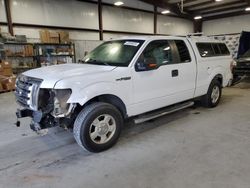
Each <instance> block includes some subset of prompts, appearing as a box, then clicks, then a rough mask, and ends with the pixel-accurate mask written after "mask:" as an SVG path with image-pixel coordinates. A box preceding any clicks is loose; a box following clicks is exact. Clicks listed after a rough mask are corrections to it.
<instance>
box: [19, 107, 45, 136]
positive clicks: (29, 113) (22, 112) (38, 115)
mask: <svg viewBox="0 0 250 188" xmlns="http://www.w3.org/2000/svg"><path fill="white" fill-rule="evenodd" d="M16 117H17V118H18V119H20V118H25V117H31V118H32V121H31V124H30V128H31V129H32V130H33V131H39V130H41V129H43V127H41V126H40V122H41V120H42V118H43V113H42V112H40V111H33V110H30V109H17V111H16ZM19 124H20V123H19ZM17 125H18V123H17Z"/></svg>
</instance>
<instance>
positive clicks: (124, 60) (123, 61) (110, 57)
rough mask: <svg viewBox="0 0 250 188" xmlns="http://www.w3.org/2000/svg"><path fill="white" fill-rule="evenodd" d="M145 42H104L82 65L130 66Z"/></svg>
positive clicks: (85, 58)
mask: <svg viewBox="0 0 250 188" xmlns="http://www.w3.org/2000/svg"><path fill="white" fill-rule="evenodd" d="M143 42H144V41H143V40H115V41H108V42H104V43H103V44H101V45H100V46H98V47H97V48H95V49H94V50H93V51H91V52H90V53H89V54H88V55H86V56H85V57H84V59H83V60H82V63H87V64H96V65H111V66H128V65H129V63H130V62H131V60H132V58H133V57H134V55H135V54H136V52H137V51H138V50H139V48H140V47H141V45H142V44H143Z"/></svg>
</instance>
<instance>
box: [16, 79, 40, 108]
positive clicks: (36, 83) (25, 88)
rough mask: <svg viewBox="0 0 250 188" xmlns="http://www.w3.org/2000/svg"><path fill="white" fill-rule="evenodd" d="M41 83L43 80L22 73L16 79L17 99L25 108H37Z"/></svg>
mask: <svg viewBox="0 0 250 188" xmlns="http://www.w3.org/2000/svg"><path fill="white" fill-rule="evenodd" d="M41 83H42V80H39V79H35V78H31V77H27V76H23V75H20V76H19V77H18V78H17V81H16V91H15V95H16V101H17V102H18V103H19V104H20V105H21V106H23V107H25V108H30V109H32V110H37V103H38V93H39V87H40V85H41Z"/></svg>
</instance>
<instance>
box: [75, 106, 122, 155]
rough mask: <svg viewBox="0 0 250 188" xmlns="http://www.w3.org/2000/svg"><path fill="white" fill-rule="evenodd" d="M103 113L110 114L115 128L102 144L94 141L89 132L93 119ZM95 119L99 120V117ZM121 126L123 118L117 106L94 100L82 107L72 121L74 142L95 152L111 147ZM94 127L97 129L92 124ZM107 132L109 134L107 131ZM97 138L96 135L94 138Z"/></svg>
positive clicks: (118, 134)
mask: <svg viewBox="0 0 250 188" xmlns="http://www.w3.org/2000/svg"><path fill="white" fill-rule="evenodd" d="M105 115H108V116H111V117H112V118H113V119H112V121H114V122H113V123H115V127H116V128H115V131H113V132H112V134H111V135H112V136H110V138H109V139H108V141H107V142H106V143H103V144H102V143H96V142H97V140H93V139H92V138H91V136H90V134H91V133H90V132H91V130H92V127H93V125H94V120H96V119H98V117H101V116H105ZM97 121H99V119H98V120H97ZM99 122H101V121H99ZM108 124H109V123H108ZM108 124H107V125H108ZM104 126H105V125H104ZM122 126H123V118H122V115H121V113H120V111H119V110H118V109H117V108H115V107H114V106H113V105H111V104H108V103H104V102H95V103H92V104H90V105H88V106H86V107H84V108H83V110H82V111H81V112H80V113H79V114H78V116H77V118H76V120H75V123H74V128H73V133H74V137H75V140H76V142H77V143H78V144H79V145H80V146H81V147H82V148H84V149H85V150H87V151H90V152H94V153H97V152H101V151H104V150H107V149H109V148H111V147H112V146H113V145H114V144H115V143H116V142H117V140H118V138H119V136H120V133H121V129H122ZM94 129H97V127H95V126H94ZM99 129H100V128H98V130H99ZM95 131H96V130H95ZM98 134H99V133H98ZM107 134H109V132H108V133H107ZM104 135H105V134H104ZM105 136H106V135H105ZM97 138H98V136H97V137H96V139H97ZM100 140H101V136H100Z"/></svg>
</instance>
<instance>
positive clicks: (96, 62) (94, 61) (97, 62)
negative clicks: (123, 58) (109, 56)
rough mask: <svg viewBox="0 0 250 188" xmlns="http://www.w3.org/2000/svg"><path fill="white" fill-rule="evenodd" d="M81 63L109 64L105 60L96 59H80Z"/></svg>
mask: <svg viewBox="0 0 250 188" xmlns="http://www.w3.org/2000/svg"><path fill="white" fill-rule="evenodd" d="M81 62H82V63H87V64H95V65H107V66H111V65H110V64H109V63H107V62H105V61H97V60H96V59H89V60H88V61H83V60H81Z"/></svg>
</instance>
